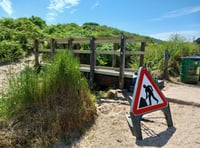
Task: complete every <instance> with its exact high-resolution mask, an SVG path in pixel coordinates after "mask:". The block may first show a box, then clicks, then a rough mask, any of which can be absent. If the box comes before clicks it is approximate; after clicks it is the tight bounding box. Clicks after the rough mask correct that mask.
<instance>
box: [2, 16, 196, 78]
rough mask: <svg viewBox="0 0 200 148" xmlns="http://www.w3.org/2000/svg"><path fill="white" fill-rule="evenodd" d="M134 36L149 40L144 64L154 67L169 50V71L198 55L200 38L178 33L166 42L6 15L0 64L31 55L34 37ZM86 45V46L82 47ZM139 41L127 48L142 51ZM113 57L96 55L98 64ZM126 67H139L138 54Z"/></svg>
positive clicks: (174, 72)
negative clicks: (188, 39) (186, 37)
mask: <svg viewBox="0 0 200 148" xmlns="http://www.w3.org/2000/svg"><path fill="white" fill-rule="evenodd" d="M122 34H124V35H125V36H133V37H134V38H135V39H147V40H149V41H150V42H148V43H147V46H146V51H148V53H149V54H148V55H145V64H146V65H149V66H150V67H151V69H153V70H156V69H159V70H162V67H163V53H164V50H165V49H168V51H169V54H170V59H169V71H170V74H172V75H177V74H178V73H179V63H180V58H181V57H183V56H188V55H193V54H199V53H200V47H199V42H198V39H197V40H196V42H195V43H188V42H185V40H184V38H183V37H181V36H179V35H177V34H176V35H172V37H171V40H170V41H168V42H163V41H161V40H159V39H154V38H150V37H147V36H142V35H138V34H134V33H129V32H126V31H122V30H119V29H116V28H112V27H109V26H105V25H100V24H97V23H93V22H87V23H84V24H82V25H80V26H79V25H77V24H75V23H68V24H56V25H47V24H46V23H45V21H44V20H42V19H41V18H39V17H35V16H32V17H30V18H18V19H11V18H3V19H0V63H2V62H7V61H14V60H16V59H18V58H21V57H23V56H25V55H26V54H29V53H30V52H32V50H33V40H34V39H35V38H84V37H86V38H88V37H91V36H93V37H112V36H121V35H122ZM111 46H112V45H109V44H106V45H101V46H98V47H97V48H98V49H100V50H101V49H106V50H109V49H110V48H111ZM83 48H87V46H86V47H83ZM139 48H140V44H139V43H133V44H128V45H127V50H139ZM109 61H110V59H109V58H108V57H106V56H101V57H98V58H97V64H98V63H99V64H100V65H101V64H102V65H109ZM126 66H127V67H133V68H135V69H136V68H138V67H137V66H138V57H128V62H127V65H126Z"/></svg>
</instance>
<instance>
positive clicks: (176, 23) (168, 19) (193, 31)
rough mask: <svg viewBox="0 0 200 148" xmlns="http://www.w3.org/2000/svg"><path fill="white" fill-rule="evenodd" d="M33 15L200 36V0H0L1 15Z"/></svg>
mask: <svg viewBox="0 0 200 148" xmlns="http://www.w3.org/2000/svg"><path fill="white" fill-rule="evenodd" d="M31 16H39V17H41V18H42V19H43V20H45V21H46V23H47V24H48V25H49V24H57V23H65V24H66V23H71V22H73V23H76V24H78V25H82V24H83V23H85V22H96V23H99V24H100V25H107V26H110V27H115V28H118V29H121V30H124V31H128V32H131V33H137V34H140V35H147V36H152V37H155V38H159V39H162V40H168V39H169V38H170V36H171V35H174V34H179V35H181V36H184V37H185V38H186V39H187V40H190V41H191V40H193V39H194V38H198V37H200V0H0V18H5V17H11V18H14V19H16V18H19V17H31Z"/></svg>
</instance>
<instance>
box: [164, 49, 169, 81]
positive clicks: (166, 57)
mask: <svg viewBox="0 0 200 148" xmlns="http://www.w3.org/2000/svg"><path fill="white" fill-rule="evenodd" d="M168 61H169V52H168V50H167V49H166V50H165V52H164V78H165V79H168V78H169V77H168V70H167V69H168Z"/></svg>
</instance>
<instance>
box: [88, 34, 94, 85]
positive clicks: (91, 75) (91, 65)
mask: <svg viewBox="0 0 200 148" xmlns="http://www.w3.org/2000/svg"><path fill="white" fill-rule="evenodd" d="M95 49H96V45H95V39H94V38H93V37H91V38H90V81H89V85H90V89H93V87H94V75H95V65H96V55H95Z"/></svg>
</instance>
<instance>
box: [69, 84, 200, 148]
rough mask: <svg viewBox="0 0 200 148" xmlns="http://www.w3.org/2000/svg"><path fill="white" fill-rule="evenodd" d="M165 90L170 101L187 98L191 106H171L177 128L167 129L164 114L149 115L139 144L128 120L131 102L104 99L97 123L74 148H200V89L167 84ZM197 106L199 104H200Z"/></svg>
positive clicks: (178, 103)
mask: <svg viewBox="0 0 200 148" xmlns="http://www.w3.org/2000/svg"><path fill="white" fill-rule="evenodd" d="M165 86H166V87H165V89H164V90H163V93H164V94H165V95H166V96H167V97H173V101H174V100H176V99H177V98H179V99H180V98H181V99H183V100H184V98H187V100H185V101H184V102H189V103H188V104H187V105H181V104H180V103H182V102H181V101H177V102H176V101H175V102H176V103H173V102H170V107H171V113H172V118H173V123H174V127H171V128H168V127H167V125H166V121H165V119H164V115H163V113H162V112H161V111H156V112H153V113H149V114H146V115H144V117H146V118H148V120H149V122H144V121H142V122H141V124H142V125H141V126H142V135H143V140H142V141H138V140H136V138H135V137H134V136H133V135H132V134H131V131H130V129H129V127H128V124H127V121H126V118H125V116H126V115H129V110H130V106H129V104H128V103H127V101H125V100H113V99H106V100H105V99H103V100H102V101H101V103H100V104H98V118H97V120H96V123H95V124H94V125H93V126H92V128H91V129H90V130H89V131H88V132H86V134H85V135H84V136H83V137H82V138H81V139H80V140H79V141H77V142H76V143H74V144H73V146H72V147H75V148H86V147H87V148H94V147H95V148H118V147H119V148H122V147H126V148H132V147H170V148H171V147H172V148H173V147H182V148H190V147H200V140H199V139H200V115H199V113H200V107H196V106H193V104H192V103H191V102H195V101H196V99H198V100H200V95H198V96H196V94H198V93H199V92H200V87H199V86H191V85H180V84H172V83H166V84H165ZM177 88H178V90H177ZM173 90H174V91H173ZM181 93H183V94H184V96H182V95H181ZM176 94H178V95H177V98H176ZM193 95H194V96H193ZM190 98H191V99H190ZM194 98H195V99H194ZM196 102H197V103H196V104H198V101H196ZM183 104H184V103H183Z"/></svg>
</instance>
